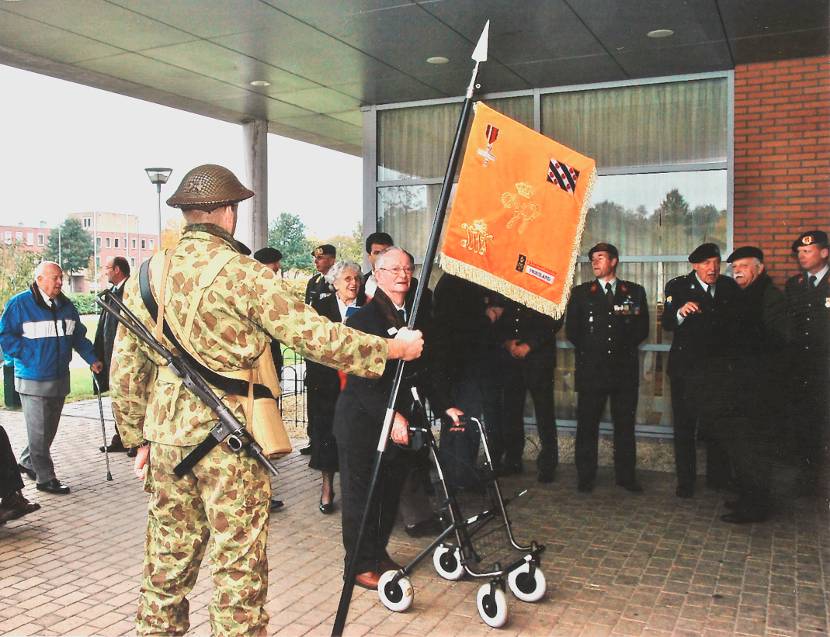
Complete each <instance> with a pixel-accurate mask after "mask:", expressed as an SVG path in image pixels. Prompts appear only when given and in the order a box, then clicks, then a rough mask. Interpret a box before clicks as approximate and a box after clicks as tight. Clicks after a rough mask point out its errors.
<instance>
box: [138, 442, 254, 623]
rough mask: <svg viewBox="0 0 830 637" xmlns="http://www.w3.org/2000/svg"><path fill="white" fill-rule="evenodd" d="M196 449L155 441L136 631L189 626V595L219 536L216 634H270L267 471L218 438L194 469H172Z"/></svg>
mask: <svg viewBox="0 0 830 637" xmlns="http://www.w3.org/2000/svg"><path fill="white" fill-rule="evenodd" d="M192 449H193V447H174V446H170V445H163V444H160V443H152V444H151V448H150V469H149V471H148V473H147V479H146V481H145V486H144V488H145V491H148V492H149V493H150V503H149V511H148V516H147V537H146V542H145V552H144V574H143V578H142V583H141V593H140V598H139V604H138V614H137V616H136V629H137V632H138V634H139V635H183V634H184V633H186V632H187V630H188V628H189V627H190V620H189V619H188V610H189V604H188V601H187V595H188V594H189V593H190V591H191V590H192V589H193V586H194V585H195V583H196V577H197V575H198V573H199V565H200V564H201V561H202V558H203V557H204V554H205V551H206V549H207V546H208V540H209V539H212V540H213V541H212V543H211V544H210V561H211V566H212V575H213V597H212V599H211V602H210V606H209V611H210V624H211V631H212V633H213V634H214V635H253V634H257V633H264V632H265V629H266V627H267V625H268V613H267V612H266V611H265V609H264V608H263V606H264V604H265V598H266V595H267V593H268V560H267V557H266V554H265V547H266V541H267V537H268V504H269V499H270V496H271V484H270V481H269V479H268V474H267V472H266V471H265V469H264V468H263V467H262V466H260V465H259V464H257V462H256V461H255V460H253V459H252V458H250V457H248V456H247V455H245V454H236V453H233V452H232V451H229V450H228V449H227V448H225V446H224V445H219V446H217V447H216V448H214V449H213V450H212V451H211V452H210V453H209V454H208V455H207V456H205V457H204V458H202V460H200V461H199V462H198V463H197V464H196V467H195V468H194V470H193V471H192V472H191V473H189V474H188V475H186V476H184V477H183V478H177V477H176V476H175V474H174V473H173V468H174V467H175V466H176V465H177V464H178V463H179V462H180V461H181V460H182V459H183V458H184V457H185V456H187V454H188V453H190V451H192Z"/></svg>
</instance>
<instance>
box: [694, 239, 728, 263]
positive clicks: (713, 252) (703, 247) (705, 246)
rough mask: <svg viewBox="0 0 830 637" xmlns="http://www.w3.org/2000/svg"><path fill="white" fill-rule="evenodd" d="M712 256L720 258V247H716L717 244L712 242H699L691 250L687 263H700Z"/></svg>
mask: <svg viewBox="0 0 830 637" xmlns="http://www.w3.org/2000/svg"><path fill="white" fill-rule="evenodd" d="M712 257H717V258H718V259H720V258H721V256H720V248H718V246H716V245H715V244H714V243H701V244H700V245H699V246H698V247H696V248H695V249H694V250H692V253H691V254H690V255H689V263H702V262H703V261H706V259H711V258H712Z"/></svg>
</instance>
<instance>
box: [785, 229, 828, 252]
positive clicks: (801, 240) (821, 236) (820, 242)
mask: <svg viewBox="0 0 830 637" xmlns="http://www.w3.org/2000/svg"><path fill="white" fill-rule="evenodd" d="M811 245H817V246H818V247H819V248H826V247H827V233H826V232H824V231H823V230H809V231H808V232H802V233H801V234H800V235H799V237H798V239H796V240H795V241H793V246H792V247H793V252H798V249H799V248H800V247H802V246H811Z"/></svg>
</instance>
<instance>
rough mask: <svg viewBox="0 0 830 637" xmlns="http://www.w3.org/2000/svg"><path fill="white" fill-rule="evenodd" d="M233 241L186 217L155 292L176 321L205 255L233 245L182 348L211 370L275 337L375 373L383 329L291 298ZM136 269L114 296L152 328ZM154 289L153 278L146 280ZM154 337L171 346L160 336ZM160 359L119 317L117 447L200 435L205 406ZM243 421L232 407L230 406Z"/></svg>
mask: <svg viewBox="0 0 830 637" xmlns="http://www.w3.org/2000/svg"><path fill="white" fill-rule="evenodd" d="M238 246H239V244H238V243H237V242H236V241H235V240H234V239H233V238H232V237H231V236H230V235H229V234H227V233H226V232H225V231H224V230H222V229H221V228H219V227H217V226H214V225H191V226H187V227H186V228H185V230H184V232H183V234H182V237H181V239H180V240H179V243H178V244H177V245H176V247H175V248H174V249H173V251H172V252H173V257H172V261H171V264H170V271H169V274H168V278H167V290H166V292H165V313H167V315H168V316H169V313H173V314H175V316H176V317H177V318H178V319H179V321H180V323H182V324H184V322H185V317H186V316H187V313H188V309H189V304H188V299H189V298H190V297H191V295H192V292H193V289H194V284H195V283H196V281H197V279H198V276H199V273H200V271H201V270H202V269H203V268H205V266H206V265H207V264H208V263H210V262H211V261H212V260H213V259H215V258H217V257H219V256H221V255H222V254H226V253H227V251H229V250H230V251H233V252H234V253H237V254H235V255H234V257H233V259H231V260H230V261H229V262H228V264H227V265H226V266H225V267H224V268H223V269H222V270H221V271H220V272H219V274H218V276H217V277H216V279H215V280H214V281H213V283H212V284H211V285H210V286H209V287H208V289H207V290H206V291H205V293H204V295H203V296H202V301H201V306H200V307H199V308H198V311H197V313H196V318H195V320H194V322H193V328H192V331H191V333H190V334H189V335H183V334H179V335H178V336H179V338H180V340H181V339H183V338H189V340H190V343H191V346H190V347H191V349H192V350H194V351H196V352H197V353H199V354H200V355H201V357H202V359H203V361H204V362H205V363H206V364H207V366H208V367H209V368H210V369H212V370H214V371H217V372H223V371H230V370H240V369H248V368H250V367H251V366H252V365H253V363H254V361H255V360H256V359H257V357H259V355H260V354H261V353H262V352H263V350H264V349H265V348H266V347H268V346H269V344H270V342H271V339H272V338H276V339H278V340H279V341H281V342H283V343H285V344H286V345H287V346H288V347H291V348H292V349H294V350H295V351H297V352H298V353H300V354H302V355H303V356H306V357H308V358H310V359H312V360H315V361H318V362H320V363H323V364H325V365H329V366H331V367H337V368H339V369H342V370H343V371H345V372H346V373H348V374H357V375H359V376H367V377H371V378H374V377H379V376H380V375H381V374H382V373H383V370H384V367H385V365H386V355H387V345H386V341H385V339H383V338H380V337H377V336H370V335H368V334H363V333H361V332H358V331H356V330H352V329H350V328H348V327H346V326H345V325H343V324H342V323H332V322H331V321H329V320H327V319H324V318H323V317H321V316H319V315H318V314H317V313H316V312H315V311H314V310H313V309H311V308H310V307H308V306H307V305H305V304H304V303H302V302H300V301H299V300H297V299H296V298H295V297H294V295H293V294H292V293H291V291H290V290H289V288H288V287H287V286H286V285H285V284H284V283H283V281H282V279H280V278H279V277H278V276H277V275H276V274H275V273H274V272H272V271H271V270H270V269H268V268H267V267H265V266H264V265H262V264H261V263H259V262H257V261H255V260H254V259H251V258H249V257H247V256H244V255H242V254H241V253H239V249H238ZM138 280H139V277H137V276H136V277H131V278H130V279H129V280H128V281H127V285H126V289H125V292H124V302H125V303H126V305H127V307H129V308H130V310H132V311H133V312H134V313H135V314H136V315H137V316H138V317H139V319H141V321H142V322H143V323H144V324H145V325H146V326H147V327H149V328H151V329H152V327H153V325H154V323H153V321H152V319H151V318H150V315H149V313H148V312H147V310H146V308H145V307H144V303H143V302H142V300H141V293H140V291H139V281H138ZM151 286H152V289H153V293H154V295H155V296H156V298H158V287H157V282H156V281H153V280H152V277H151ZM164 344H165V345H166V346H167V347H168V348H169V347H171V345H170V343H168V342H167V341H166V339H165V342H164ZM163 364H164V362H163V359H161V357H159V356H157V355H156V354H155V353H153V352H152V351H151V350H150V349H149V348H148V347H146V346H145V345H143V344H142V343H141V341H139V340H138V338H136V337H135V336H134V335H133V334H132V333H131V332H129V331H128V330H126V329H125V328H124V326H119V329H118V334H117V336H116V341H115V350H114V353H113V360H112V368H111V373H110V387H111V391H112V397H113V407H114V410H115V414H116V418H117V419H118V422H119V428H120V430H121V439H122V441H123V442H124V445H125V446H127V447H133V446H136V445H138V444H140V443H141V441H142V440H149V441H152V442H160V443H164V444H168V445H177V446H190V445H196V444H198V443H200V442H201V441H202V440H203V439H204V438H205V437H206V436H207V435H208V433H209V431H210V429H211V427H212V426H213V424H214V423H215V422H216V417H215V416H214V414H213V412H212V411H211V410H210V409H208V407H206V406H205V405H204V403H202V402H201V401H200V400H199V399H198V398H196V396H194V395H193V394H191V393H190V391H189V390H187V389H186V388H185V387H184V386H183V385H182V384H181V381H179V380H178V379H175V378H172V379H171V378H170V377H169V374H168V375H162V376H161V377H160V376H159V374H158V368H159V366H161V365H163ZM231 407H232V409H233V410H234V413H235V415H236V417H237V418H239V420H240V421H242V422H244V414H243V411H242V409H241V407H240V406H238V405H237V404H233V405H231Z"/></svg>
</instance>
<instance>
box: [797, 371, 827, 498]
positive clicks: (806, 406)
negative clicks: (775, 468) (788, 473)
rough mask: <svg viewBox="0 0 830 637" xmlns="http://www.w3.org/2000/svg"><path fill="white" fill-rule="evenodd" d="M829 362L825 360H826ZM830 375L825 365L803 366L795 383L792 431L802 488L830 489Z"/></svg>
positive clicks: (813, 489) (808, 489) (810, 490)
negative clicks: (820, 366) (829, 376)
mask: <svg viewBox="0 0 830 637" xmlns="http://www.w3.org/2000/svg"><path fill="white" fill-rule="evenodd" d="M823 362H824V363H826V362H827V361H826V359H824V360H823ZM828 383H830V378H828V374H827V372H826V367H825V368H822V369H818V368H813V369H800V370H799V372H798V376H797V377H796V378H795V379H794V382H793V385H794V386H793V393H792V400H791V401H790V403H789V409H790V430H791V431H792V433H793V435H794V438H795V446H796V460H797V465H798V472H799V478H798V479H799V487H800V488H801V490H802V491H805V492H813V491H821V490H822V488H823V489H825V490H826V489H830V487H828V484H830V400H829V399H828V398H830V391H828V386H827V385H828Z"/></svg>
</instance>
